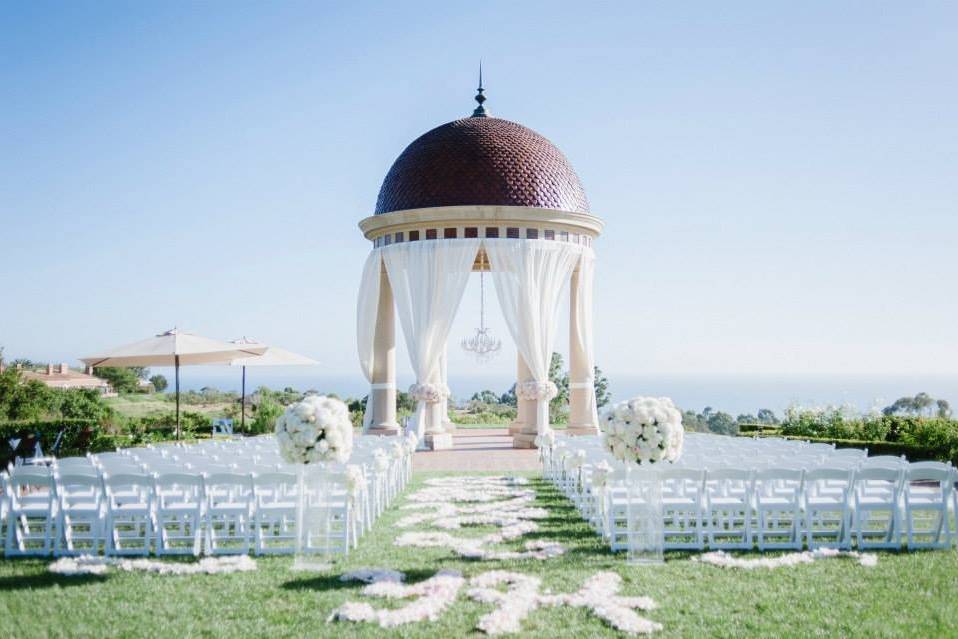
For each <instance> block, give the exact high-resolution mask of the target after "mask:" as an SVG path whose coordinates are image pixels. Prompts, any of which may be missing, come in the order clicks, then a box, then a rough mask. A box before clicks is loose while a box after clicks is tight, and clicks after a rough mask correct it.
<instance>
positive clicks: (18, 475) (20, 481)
mask: <svg viewBox="0 0 958 639" xmlns="http://www.w3.org/2000/svg"><path fill="white" fill-rule="evenodd" d="M7 481H8V483H9V484H10V487H11V488H19V487H22V486H35V487H38V488H40V487H43V488H52V487H53V475H51V474H50V471H49V469H46V468H42V469H41V468H37V467H35V466H29V467H24V466H18V467H16V468H14V469H13V472H12V473H10V477H9V479H8V480H7Z"/></svg>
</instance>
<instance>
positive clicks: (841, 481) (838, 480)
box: [805, 465, 855, 499]
mask: <svg viewBox="0 0 958 639" xmlns="http://www.w3.org/2000/svg"><path fill="white" fill-rule="evenodd" d="M854 476H855V471H854V469H853V468H852V467H848V468H844V467H842V466H840V465H836V466H820V467H818V468H811V469H809V470H807V471H805V494H806V495H807V496H808V497H809V498H812V499H814V498H816V497H818V496H820V495H823V494H826V491H827V492H828V493H830V494H834V491H835V490H839V491H841V494H842V495H843V497H847V495H848V491H849V490H850V489H851V487H852V481H853V478H854Z"/></svg>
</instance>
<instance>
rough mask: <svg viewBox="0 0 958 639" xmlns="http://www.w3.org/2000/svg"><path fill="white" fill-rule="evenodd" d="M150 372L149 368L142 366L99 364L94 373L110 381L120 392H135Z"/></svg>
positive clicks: (114, 388)
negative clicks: (119, 366) (123, 366)
mask: <svg viewBox="0 0 958 639" xmlns="http://www.w3.org/2000/svg"><path fill="white" fill-rule="evenodd" d="M148 372H149V371H148V369H146V368H143V367H142V366H131V367H129V368H114V367H112V366H99V367H97V368H94V369H93V374H94V375H96V376H97V377H99V378H100V379H105V380H106V381H108V382H110V386H112V387H113V390H115V391H116V392H118V393H135V392H136V391H137V389H138V388H139V387H140V380H141V379H144V378H145V376H146V375H147V373H148Z"/></svg>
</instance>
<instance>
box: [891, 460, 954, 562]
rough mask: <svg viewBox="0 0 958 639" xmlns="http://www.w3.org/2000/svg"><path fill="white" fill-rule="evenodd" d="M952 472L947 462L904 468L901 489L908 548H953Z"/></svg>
mask: <svg viewBox="0 0 958 639" xmlns="http://www.w3.org/2000/svg"><path fill="white" fill-rule="evenodd" d="M952 491H953V486H952V473H951V469H950V468H948V467H947V466H946V465H944V464H942V465H941V466H938V467H936V466H931V467H929V466H927V465H926V466H924V467H921V466H920V467H915V465H914V464H913V465H912V466H911V467H910V468H909V469H908V470H907V471H905V483H904V485H903V489H902V493H903V496H904V502H905V522H904V523H905V531H906V532H907V534H908V548H909V549H913V548H951V542H952V538H953V531H952V529H951V517H950V516H949V513H948V507H949V505H950V502H951V499H952Z"/></svg>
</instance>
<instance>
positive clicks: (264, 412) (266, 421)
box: [247, 395, 284, 434]
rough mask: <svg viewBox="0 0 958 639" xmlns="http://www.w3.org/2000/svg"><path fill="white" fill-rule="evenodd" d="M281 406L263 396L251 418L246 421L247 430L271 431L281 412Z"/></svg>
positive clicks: (255, 431)
mask: <svg viewBox="0 0 958 639" xmlns="http://www.w3.org/2000/svg"><path fill="white" fill-rule="evenodd" d="M283 410H284V409H283V407H282V406H281V405H280V404H279V403H277V402H275V401H273V400H272V399H270V398H269V397H268V396H265V395H264V396H263V397H261V398H260V400H259V404H257V405H256V407H255V410H254V412H253V419H252V420H251V421H249V422H247V426H248V428H249V432H250V433H253V434H262V433H271V432H272V431H273V428H274V427H275V426H276V420H277V419H279V416H280V415H282V414H283Z"/></svg>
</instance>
